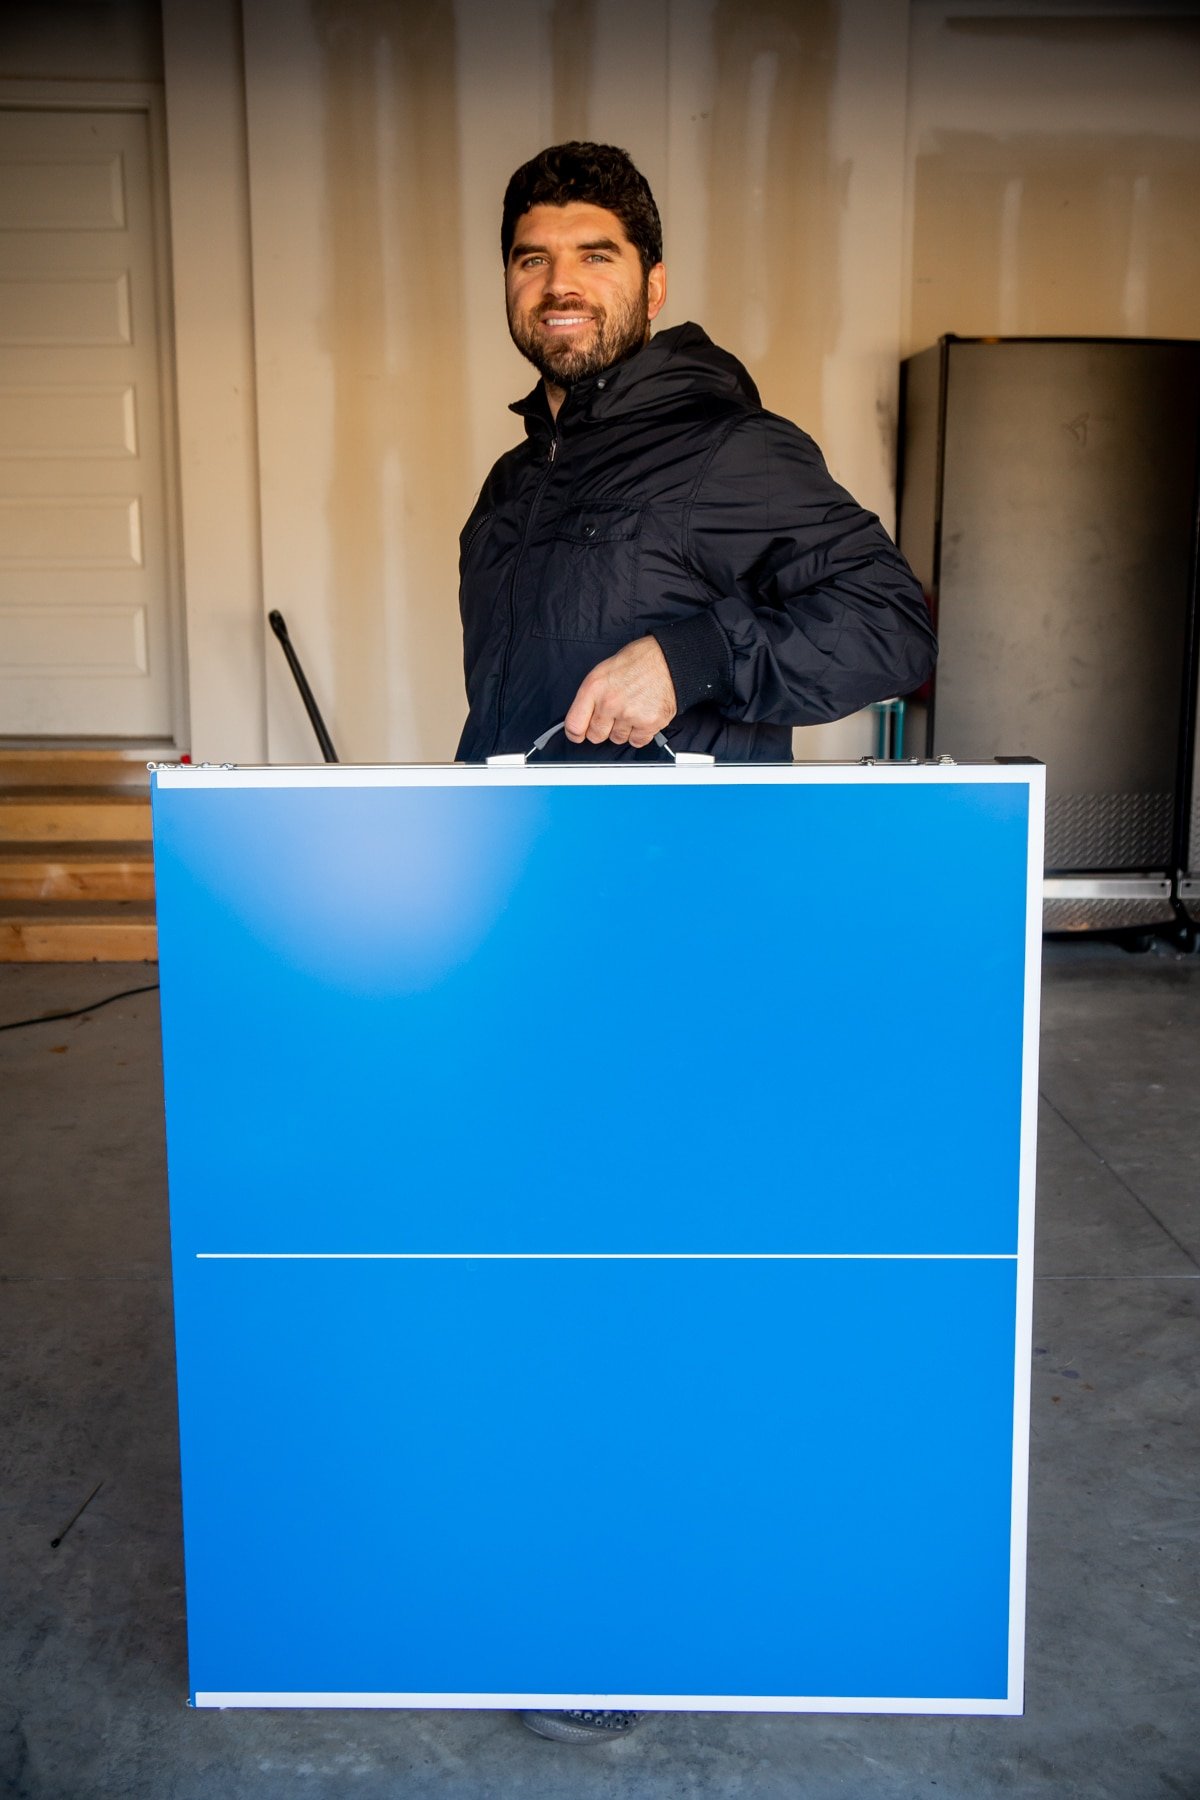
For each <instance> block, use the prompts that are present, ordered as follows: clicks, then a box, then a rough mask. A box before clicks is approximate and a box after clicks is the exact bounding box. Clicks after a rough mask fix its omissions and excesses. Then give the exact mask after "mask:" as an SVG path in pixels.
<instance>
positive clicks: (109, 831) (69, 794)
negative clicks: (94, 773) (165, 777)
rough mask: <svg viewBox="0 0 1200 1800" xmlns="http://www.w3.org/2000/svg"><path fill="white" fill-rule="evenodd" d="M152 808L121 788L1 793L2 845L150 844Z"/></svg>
mask: <svg viewBox="0 0 1200 1800" xmlns="http://www.w3.org/2000/svg"><path fill="white" fill-rule="evenodd" d="M150 831H151V827H150V802H149V799H148V798H147V797H145V796H144V795H142V794H140V793H137V792H135V791H132V790H126V789H122V788H119V787H104V788H99V787H98V788H88V787H69V788H67V787H62V788H57V789H52V788H47V789H45V790H44V791H39V790H38V789H36V788H34V789H30V788H8V789H5V790H0V841H3V842H7V843H13V842H19V841H30V840H34V841H37V842H43V843H44V842H51V843H79V842H81V841H83V840H93V841H96V840H99V841H103V842H113V841H118V842H129V841H131V840H137V841H138V842H141V843H149V841H150Z"/></svg>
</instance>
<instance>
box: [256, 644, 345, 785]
mask: <svg viewBox="0 0 1200 1800" xmlns="http://www.w3.org/2000/svg"><path fill="white" fill-rule="evenodd" d="M267 624H268V625H269V626H270V627H271V630H272V631H273V632H274V633H275V636H276V637H277V638H278V639H279V642H280V643H281V644H282V645H283V654H284V655H285V656H286V657H287V660H288V668H289V669H290V670H291V671H292V674H293V675H294V676H295V677H296V686H297V687H298V688H299V689H300V698H301V699H302V700H303V702H304V710H305V712H306V713H307V714H308V716H309V719H310V720H311V721H312V728H313V730H314V731H315V732H316V734H317V742H318V744H320V746H321V755H322V756H323V757H324V758H325V761H326V762H336V761H337V760H338V753H337V751H336V750H335V749H334V747H333V739H332V738H331V737H330V735H329V733H328V732H327V731H326V729H325V721H324V719H323V718H322V717H321V709H320V707H319V706H318V705H317V703H316V701H315V699H314V698H313V691H312V689H311V688H310V687H309V685H308V682H307V681H306V679H305V676H304V670H303V669H302V668H301V667H300V658H299V657H298V656H297V655H296V651H295V648H294V646H293V644H292V640H291V638H290V637H289V636H288V628H287V620H286V619H285V618H284V616H283V614H282V613H281V612H269V613H268V614H267Z"/></svg>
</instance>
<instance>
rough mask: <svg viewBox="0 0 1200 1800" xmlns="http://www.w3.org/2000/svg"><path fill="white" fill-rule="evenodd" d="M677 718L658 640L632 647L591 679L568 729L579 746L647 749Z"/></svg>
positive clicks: (595, 671)
mask: <svg viewBox="0 0 1200 1800" xmlns="http://www.w3.org/2000/svg"><path fill="white" fill-rule="evenodd" d="M674 717H675V689H674V687H673V685H672V682H671V675H670V671H669V669H668V668H667V664H666V659H665V657H664V656H663V653H662V651H661V649H660V648H659V646H658V644H657V643H656V642H655V640H654V639H653V638H650V637H647V638H639V639H638V640H637V641H636V642H634V643H632V644H626V646H625V648H624V649H623V650H618V652H617V654H616V655H615V656H610V657H608V658H606V660H605V661H604V662H602V663H597V664H596V667H595V668H594V669H593V670H592V671H591V673H590V674H589V675H587V676H586V677H585V678H584V680H583V682H582V684H581V686H580V688H579V692H578V693H577V694H576V696H575V698H574V700H573V701H572V702H571V710H570V711H569V712H568V714H567V716H566V719H565V720H564V723H563V729H564V730H565V732H566V734H567V736H568V737H569V738H570V740H571V742H572V743H573V744H581V743H582V742H583V741H584V739H585V738H586V739H587V741H588V743H589V744H603V743H607V742H612V743H614V744H617V745H625V744H629V745H631V746H632V748H633V749H635V750H642V749H644V748H645V746H646V745H647V744H648V743H650V741H651V740H652V738H653V737H654V734H655V732H656V731H661V730H662V728H663V726H664V725H667V724H669V723H670V721H671V720H672V719H673V718H674Z"/></svg>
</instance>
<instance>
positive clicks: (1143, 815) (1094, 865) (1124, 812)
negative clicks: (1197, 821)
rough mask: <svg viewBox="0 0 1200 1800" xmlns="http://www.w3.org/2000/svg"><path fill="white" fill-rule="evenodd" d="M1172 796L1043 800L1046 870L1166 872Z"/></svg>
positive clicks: (1088, 796) (1078, 796) (1087, 796)
mask: <svg viewBox="0 0 1200 1800" xmlns="http://www.w3.org/2000/svg"><path fill="white" fill-rule="evenodd" d="M1172 807H1173V797H1172V795H1171V793H1170V792H1169V791H1168V792H1166V793H1144V794H1137V793H1134V794H1059V795H1051V796H1048V797H1047V800H1046V867H1047V868H1048V869H1072V870H1074V869H1112V870H1116V869H1166V868H1168V867H1169V866H1170V862H1171V824H1172Z"/></svg>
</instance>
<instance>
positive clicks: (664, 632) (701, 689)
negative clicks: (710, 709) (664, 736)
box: [649, 612, 733, 713]
mask: <svg viewBox="0 0 1200 1800" xmlns="http://www.w3.org/2000/svg"><path fill="white" fill-rule="evenodd" d="M649 635H650V636H651V637H652V638H653V639H654V640H655V642H656V643H657V645H658V647H659V649H660V650H661V651H662V653H663V655H664V657H665V658H666V662H667V668H668V669H669V670H670V672H671V681H672V684H673V686H674V688H675V706H676V709H677V711H679V712H681V713H685V712H687V710H688V708H689V707H692V706H697V705H699V703H700V702H701V701H702V700H706V701H708V702H709V703H710V704H711V705H715V706H721V705H723V704H724V703H725V702H726V701H727V700H728V699H730V697H731V696H732V694H733V655H732V652H731V651H730V648H729V639H728V638H727V637H726V636H725V633H724V632H723V631H722V630H721V627H720V626H719V625H718V624H717V621H716V620H715V619H714V618H713V616H712V614H711V613H709V612H697V613H693V614H692V615H691V617H690V618H687V619H680V620H679V622H678V624H675V625H659V626H656V627H655V629H654V630H653V631H652V632H650V634H649Z"/></svg>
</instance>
